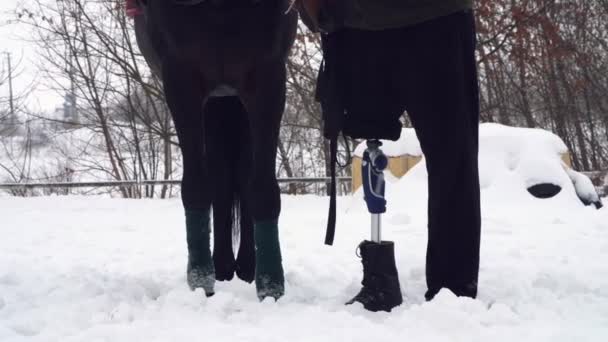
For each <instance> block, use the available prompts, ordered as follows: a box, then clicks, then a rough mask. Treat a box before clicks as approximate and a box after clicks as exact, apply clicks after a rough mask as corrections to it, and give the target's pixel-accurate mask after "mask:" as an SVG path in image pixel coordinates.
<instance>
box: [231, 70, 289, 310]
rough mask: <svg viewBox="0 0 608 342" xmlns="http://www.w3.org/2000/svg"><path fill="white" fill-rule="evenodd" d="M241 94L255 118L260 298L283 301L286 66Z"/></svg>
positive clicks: (253, 203)
mask: <svg viewBox="0 0 608 342" xmlns="http://www.w3.org/2000/svg"><path fill="white" fill-rule="evenodd" d="M239 94H241V98H242V99H243V103H244V104H245V107H246V109H247V112H248V116H249V128H250V132H251V146H252V152H253V164H252V167H251V168H250V170H251V173H252V174H253V179H252V181H251V184H250V186H249V189H248V196H247V198H248V202H247V203H249V204H250V208H249V209H250V210H251V213H252V216H253V221H254V241H255V259H256V265H255V268H256V270H255V282H256V290H257V295H258V298H259V299H260V300H263V299H264V298H267V297H272V298H275V299H278V298H280V297H282V296H283V294H284V292H285V275H284V271H283V265H282V257H281V248H280V243H279V227H278V219H279V213H280V211H281V198H280V191H279V185H278V183H277V179H276V153H277V145H278V138H279V130H280V123H281V117H282V115H283V110H284V108H285V66H284V65H283V64H282V63H281V62H280V61H274V62H273V63H268V64H265V65H261V66H260V67H259V68H258V69H257V70H255V71H254V72H252V73H251V74H250V75H249V78H248V79H247V80H246V81H245V84H244V85H243V87H242V88H241V89H239Z"/></svg>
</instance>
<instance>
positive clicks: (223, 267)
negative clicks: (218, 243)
mask: <svg viewBox="0 0 608 342" xmlns="http://www.w3.org/2000/svg"><path fill="white" fill-rule="evenodd" d="M235 269H236V264H235V262H234V261H233V262H228V263H224V262H218V263H215V279H216V280H217V281H230V280H232V278H234V271H235Z"/></svg>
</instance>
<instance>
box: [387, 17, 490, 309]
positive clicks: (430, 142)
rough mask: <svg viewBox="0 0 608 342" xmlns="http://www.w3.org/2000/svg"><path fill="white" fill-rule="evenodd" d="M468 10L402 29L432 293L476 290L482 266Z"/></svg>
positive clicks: (429, 294) (471, 24) (405, 82)
mask: <svg viewBox="0 0 608 342" xmlns="http://www.w3.org/2000/svg"><path fill="white" fill-rule="evenodd" d="M474 30H475V29H474V21H473V14H472V13H471V12H461V13H457V14H454V15H450V16H446V17H443V18H439V19H435V20H432V21H429V22H426V23H423V24H420V25H417V26H415V27H411V28H407V29H405V30H404V31H403V32H404V34H403V36H404V39H403V40H402V42H401V44H402V46H403V50H400V54H401V56H402V57H403V58H402V60H403V62H404V63H403V64H402V65H403V66H402V68H403V69H401V70H400V71H401V72H399V73H398V74H399V75H400V77H401V78H402V80H403V84H402V88H401V89H403V92H404V95H405V98H406V101H405V105H406V110H407V111H408V114H409V115H410V117H411V120H412V123H413V125H414V128H415V129H416V133H417V135H418V138H419V140H420V143H421V146H422V150H423V152H424V154H425V157H426V163H427V170H428V176H429V202H428V205H429V208H428V246H427V260H426V277H427V285H428V292H427V294H426V295H425V296H426V298H427V299H428V300H430V299H432V298H433V297H434V296H435V294H437V292H438V291H439V290H440V289H441V288H443V287H445V288H449V289H450V290H452V291H453V292H454V293H455V294H456V295H459V296H469V297H475V296H476V295H477V279H478V273H479V247H480V246H479V244H480V227H481V222H480V221H481V218H480V203H479V172H478V164H477V154H478V127H479V126H478V125H479V124H478V120H479V104H478V102H479V100H478V84H477V73H476V63H475V54H474V50H475V38H474Z"/></svg>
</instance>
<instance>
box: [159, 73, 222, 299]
mask: <svg viewBox="0 0 608 342" xmlns="http://www.w3.org/2000/svg"><path fill="white" fill-rule="evenodd" d="M195 75H196V74H195V73H194V72H192V71H191V70H188V69H186V68H184V67H182V66H180V63H179V62H173V63H166V64H165V65H164V66H163V85H164V89H165V96H166V99H167V104H168V105H169V108H170V110H171V115H172V117H173V122H174V124H175V130H176V131H177V136H178V139H179V146H180V149H181V151H182V159H183V177H182V187H181V190H182V191H181V195H182V202H183V206H184V211H185V215H186V242H187V246H188V266H187V271H186V274H187V281H188V285H189V286H190V288H191V289H192V290H194V289H196V288H202V289H203V290H204V291H205V294H206V295H207V296H211V295H213V294H214V285H215V269H214V265H213V260H212V257H211V248H210V222H209V221H210V217H209V212H210V207H211V192H210V189H209V188H210V184H209V177H208V168H207V167H206V163H205V161H204V158H203V156H204V140H203V139H204V136H203V111H202V109H203V99H204V98H205V94H204V91H203V85H202V82H201V80H200V78H197V77H196V76H195Z"/></svg>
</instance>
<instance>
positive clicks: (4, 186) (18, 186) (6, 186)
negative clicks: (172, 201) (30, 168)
mask: <svg viewBox="0 0 608 342" xmlns="http://www.w3.org/2000/svg"><path fill="white" fill-rule="evenodd" d="M277 180H278V182H279V184H289V183H327V182H330V181H331V179H330V178H279V179H277ZM336 180H337V181H338V182H350V181H351V178H350V177H338V178H336ZM152 185H181V181H179V180H141V181H99V182H48V183H38V182H37V183H0V190H23V189H56V188H70V189H73V188H103V187H136V186H152Z"/></svg>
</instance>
